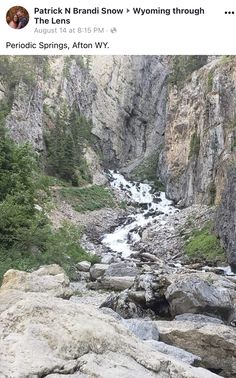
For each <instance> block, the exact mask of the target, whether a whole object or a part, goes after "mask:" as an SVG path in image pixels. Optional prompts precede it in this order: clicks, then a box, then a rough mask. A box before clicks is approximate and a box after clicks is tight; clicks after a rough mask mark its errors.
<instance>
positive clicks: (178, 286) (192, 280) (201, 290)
mask: <svg viewBox="0 0 236 378" xmlns="http://www.w3.org/2000/svg"><path fill="white" fill-rule="evenodd" d="M165 296H166V299H167V301H168V302H169V304H170V311H171V314H172V316H175V315H180V314H185V313H193V314H197V313H198V314H204V315H209V316H213V317H219V318H221V319H222V320H224V321H230V320H231V318H232V316H233V314H234V306H233V304H232V301H231V297H230V294H229V291H228V290H227V289H225V288H220V287H215V286H213V285H211V284H210V283H209V282H207V281H205V280H203V279H201V278H199V277H196V276H189V277H186V278H184V277H183V279H182V280H181V281H176V282H174V283H173V284H171V285H170V286H169V287H168V288H167V290H166V292H165Z"/></svg>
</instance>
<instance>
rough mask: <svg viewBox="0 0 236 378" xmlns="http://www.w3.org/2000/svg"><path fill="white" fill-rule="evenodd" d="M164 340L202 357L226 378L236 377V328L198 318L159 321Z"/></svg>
mask: <svg viewBox="0 0 236 378" xmlns="http://www.w3.org/2000/svg"><path fill="white" fill-rule="evenodd" d="M156 324H157V327H158V330H159V333H160V341H163V342H164V343H167V344H170V345H174V346H176V347H178V348H182V349H184V350H186V351H188V352H190V353H193V354H195V355H197V356H199V357H201V358H202V362H203V366H205V367H206V368H208V369H211V370H213V371H215V372H218V373H219V374H222V375H223V376H224V377H229V378H235V377H236V329H235V328H233V327H229V326H227V325H224V324H219V323H214V322H212V321H208V320H207V318H205V320H204V321H203V320H202V319H199V321H197V319H196V318H195V320H194V321H188V320H186V319H184V320H173V321H157V322H156Z"/></svg>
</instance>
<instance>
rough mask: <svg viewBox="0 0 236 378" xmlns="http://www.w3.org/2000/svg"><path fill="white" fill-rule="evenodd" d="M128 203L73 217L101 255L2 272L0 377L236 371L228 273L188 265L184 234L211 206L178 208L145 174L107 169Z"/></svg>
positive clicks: (234, 280) (104, 377)
mask: <svg viewBox="0 0 236 378" xmlns="http://www.w3.org/2000/svg"><path fill="white" fill-rule="evenodd" d="M109 180H110V183H111V186H112V188H113V190H114V191H115V193H116V195H117V196H119V198H120V199H123V200H124V201H126V202H127V203H128V207H127V208H125V209H123V210H121V209H119V210H117V209H107V210H106V209H102V210H101V211H95V212H93V213H90V214H84V215H82V216H78V214H75V215H76V216H74V214H73V212H71V211H70V209H69V208H68V207H65V209H66V213H67V214H68V213H69V215H70V217H71V218H72V219H74V220H75V223H76V224H79V222H82V223H83V224H84V225H85V235H84V237H83V245H84V247H85V248H86V249H87V250H89V251H90V252H91V253H96V254H98V255H100V257H101V262H100V263H99V264H94V265H91V263H89V262H87V261H83V262H81V263H79V264H78V265H77V282H72V283H70V282H69V279H68V278H67V276H66V274H65V272H64V271H63V269H62V268H60V267H59V266H57V265H50V266H45V267H41V268H40V269H39V270H38V271H35V272H32V273H25V272H20V271H16V270H10V271H8V272H7V273H6V274H5V276H4V280H3V285H2V287H1V289H0V330H1V336H0V351H1V352H0V377H4V378H5V377H7V378H8V377H9V378H10V377H11V378H19V377H20V378H26V377H27V378H28V377H51V378H59V377H63V376H65V377H75V378H77V377H99V378H108V377H119V378H130V377H131V378H132V377H135V378H137V377H140V378H143V377H161V378H168V377H178V378H179V377H180V378H181V377H183V378H184V377H185V378H186V377H188V378H191V377H192V378H193V377H196V378H197V377H202V378H208V377H216V376H223V377H227V378H229V377H236V348H235V346H236V329H235V327H234V326H235V304H236V277H235V275H234V274H233V273H232V272H231V270H230V268H229V267H227V266H225V267H220V266H211V267H209V266H208V267H207V266H204V263H203V264H199V263H198V264H188V263H187V262H186V260H185V257H184V255H183V233H185V234H186V233H188V232H189V230H190V229H191V227H192V224H191V225H189V229H188V226H187V225H188V224H189V219H192V220H194V225H195V226H196V227H197V226H198V225H199V226H200V225H203V224H205V223H206V222H208V221H209V219H212V217H213V215H214V209H213V208H208V207H206V206H197V205H195V206H192V207H189V208H186V209H181V210H180V209H177V208H175V207H174V206H173V204H172V203H171V202H170V201H169V200H167V199H166V197H165V194H164V193H161V192H155V190H153V188H152V187H151V186H150V185H149V184H147V183H136V182H130V181H128V180H126V179H125V178H124V177H123V176H122V175H120V174H119V173H117V172H110V173H109Z"/></svg>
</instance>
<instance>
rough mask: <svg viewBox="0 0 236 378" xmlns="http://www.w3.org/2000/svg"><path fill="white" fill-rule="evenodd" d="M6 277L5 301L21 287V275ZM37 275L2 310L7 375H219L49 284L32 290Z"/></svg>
mask: <svg viewBox="0 0 236 378" xmlns="http://www.w3.org/2000/svg"><path fill="white" fill-rule="evenodd" d="M48 269H49V270H48ZM48 269H45V268H43V269H42V270H41V271H40V273H39V274H38V277H39V276H41V277H47V276H45V275H44V273H45V270H46V271H47V272H48V271H51V270H50V268H48ZM52 271H54V268H52ZM59 274H60V273H59ZM6 276H7V277H8V281H7V282H8V286H9V287H10V288H9V289H7V288H6V286H5V288H4V289H0V300H1V298H2V296H3V297H4V298H5V299H6V293H7V292H8V291H9V295H10V293H11V292H12V291H13V290H15V289H12V288H11V287H13V286H15V282H16V280H15V279H14V277H15V276H14V275H12V280H13V282H14V285H13V282H12V285H10V283H11V280H10V274H9V273H8V274H7V275H6ZM22 277H24V276H23V275H22ZM31 278H32V283H33V284H32V287H34V285H35V274H34V273H29V274H28V275H27V285H21V289H22V291H20V290H18V293H19V298H18V299H17V296H15V298H14V299H15V303H11V304H10V305H9V306H8V308H7V307H6V309H5V310H4V311H3V312H2V313H1V314H0V375H1V376H2V377H11V378H19V377H22V378H23V377H47V376H49V377H54V378H56V377H57V378H60V377H62V376H67V377H69V376H72V377H77V376H78V377H98V378H110V377H114V378H116V377H117V378H127V377H131V378H137V377H140V378H141V377H160V378H162V377H176V376H178V378H186V377H188V378H200V377H202V378H213V377H216V375H215V374H213V373H210V372H208V371H206V370H205V369H201V368H194V367H191V366H189V365H187V364H184V363H182V362H178V361H177V360H175V359H174V358H172V357H170V356H166V355H164V354H162V353H160V352H158V351H156V350H153V349H152V348H150V347H149V346H148V345H146V344H145V343H143V342H142V341H141V340H140V339H138V338H136V337H135V336H134V335H132V334H130V333H127V329H125V328H124V326H123V325H122V324H121V323H120V322H119V321H118V320H116V319H115V318H114V317H111V316H109V315H105V314H103V313H102V312H101V311H99V310H97V309H95V308H94V307H91V306H88V305H83V304H77V303H73V302H71V301H67V300H64V299H62V298H56V297H55V296H54V295H52V294H51V293H50V290H47V291H46V290H45V287H43V286H42V289H43V292H42V293H41V292H39V290H38V291H37V292H35V291H34V292H33V291H30V290H29V287H30V284H31V281H30V279H31ZM5 285H6V282H5ZM24 289H26V291H23V290H24ZM52 293H53V291H52Z"/></svg>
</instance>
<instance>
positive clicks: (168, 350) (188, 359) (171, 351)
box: [146, 340, 202, 366]
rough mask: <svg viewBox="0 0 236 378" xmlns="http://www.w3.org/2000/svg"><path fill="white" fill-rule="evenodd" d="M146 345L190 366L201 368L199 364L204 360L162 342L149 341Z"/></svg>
mask: <svg viewBox="0 0 236 378" xmlns="http://www.w3.org/2000/svg"><path fill="white" fill-rule="evenodd" d="M146 343H147V344H148V345H150V346H152V347H153V348H154V349H156V350H158V351H159V352H161V353H164V354H167V355H170V356H173V357H174V358H176V359H177V360H180V361H182V362H185V363H186V364H189V365H193V366H199V363H200V361H201V360H202V359H201V357H198V356H196V355H195V354H193V353H189V352H187V351H186V350H184V349H181V348H177V347H174V346H172V345H168V344H165V343H163V342H162V341H155V340H147V341H146Z"/></svg>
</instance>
